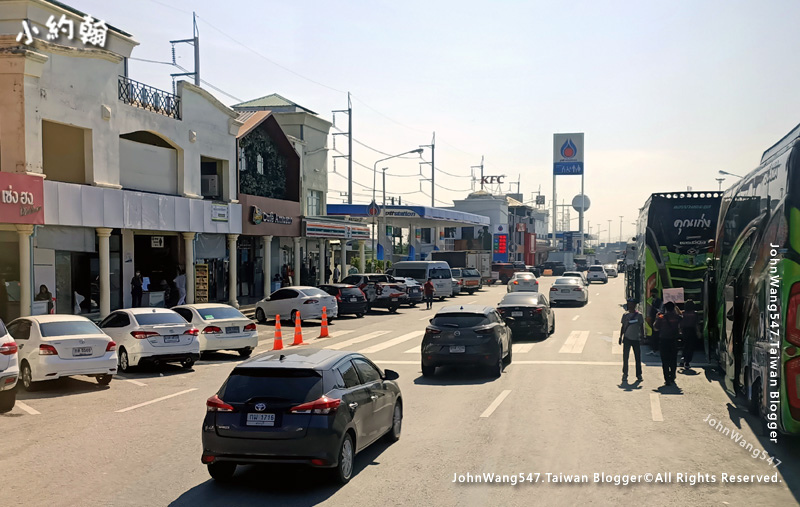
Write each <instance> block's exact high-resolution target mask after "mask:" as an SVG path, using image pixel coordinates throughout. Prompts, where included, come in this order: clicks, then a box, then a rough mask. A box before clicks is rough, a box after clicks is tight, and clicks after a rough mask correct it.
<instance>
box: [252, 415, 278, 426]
mask: <svg viewBox="0 0 800 507" xmlns="http://www.w3.org/2000/svg"><path fill="white" fill-rule="evenodd" d="M247 425H248V426H275V414H247Z"/></svg>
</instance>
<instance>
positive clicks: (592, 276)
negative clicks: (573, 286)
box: [586, 265, 608, 283]
mask: <svg viewBox="0 0 800 507" xmlns="http://www.w3.org/2000/svg"><path fill="white" fill-rule="evenodd" d="M586 279H587V280H589V283H592V282H603V283H608V275H607V274H606V270H605V268H604V267H603V266H600V265H595V266H589V271H588V272H587V273H586Z"/></svg>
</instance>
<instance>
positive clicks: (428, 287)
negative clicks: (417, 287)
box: [422, 278, 434, 310]
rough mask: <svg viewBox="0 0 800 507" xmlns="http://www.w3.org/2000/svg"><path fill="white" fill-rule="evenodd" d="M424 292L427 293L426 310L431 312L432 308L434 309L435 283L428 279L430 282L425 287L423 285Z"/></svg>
mask: <svg viewBox="0 0 800 507" xmlns="http://www.w3.org/2000/svg"><path fill="white" fill-rule="evenodd" d="M422 290H423V292H424V293H425V305H426V307H425V309H426V310H430V309H431V308H433V292H434V289H433V282H432V281H431V279H430V278H428V281H427V282H425V285H423V287H422Z"/></svg>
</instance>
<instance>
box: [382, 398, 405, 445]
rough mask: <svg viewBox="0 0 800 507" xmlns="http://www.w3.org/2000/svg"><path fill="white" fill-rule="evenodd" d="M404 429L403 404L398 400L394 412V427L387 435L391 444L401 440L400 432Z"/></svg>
mask: <svg viewBox="0 0 800 507" xmlns="http://www.w3.org/2000/svg"><path fill="white" fill-rule="evenodd" d="M402 429H403V403H402V402H401V401H400V400H397V403H395V405H394V411H393V412H392V427H391V428H390V429H389V432H388V433H387V434H386V438H388V439H389V441H390V442H397V441H398V440H400V430H402Z"/></svg>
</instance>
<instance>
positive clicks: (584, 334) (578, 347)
mask: <svg viewBox="0 0 800 507" xmlns="http://www.w3.org/2000/svg"><path fill="white" fill-rule="evenodd" d="M588 339H589V331H581V334H580V336H579V337H578V341H577V342H575V346H574V347H572V353H573V354H580V353H581V352H583V348H584V347H585V346H586V340H588Z"/></svg>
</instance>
